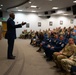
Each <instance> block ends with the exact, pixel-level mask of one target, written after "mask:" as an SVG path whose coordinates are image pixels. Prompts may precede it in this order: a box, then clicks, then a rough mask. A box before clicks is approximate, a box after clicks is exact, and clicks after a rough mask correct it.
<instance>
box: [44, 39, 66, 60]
mask: <svg viewBox="0 0 76 75" xmlns="http://www.w3.org/2000/svg"><path fill="white" fill-rule="evenodd" d="M53 41H55V42H53V47H54V48H52V47H50V48H48V46H46V47H45V48H44V51H45V54H46V56H47V57H48V58H50V59H52V55H53V53H54V52H59V51H60V50H62V48H64V46H65V42H64V40H58V39H57V40H53Z"/></svg>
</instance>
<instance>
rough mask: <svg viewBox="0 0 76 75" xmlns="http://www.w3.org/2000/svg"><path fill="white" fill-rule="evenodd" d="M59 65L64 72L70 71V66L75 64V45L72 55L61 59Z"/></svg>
mask: <svg viewBox="0 0 76 75" xmlns="http://www.w3.org/2000/svg"><path fill="white" fill-rule="evenodd" d="M61 65H62V68H63V69H64V70H65V71H66V72H71V67H72V66H76V45H75V49H74V53H73V55H72V56H71V57H69V58H67V59H62V60H61Z"/></svg>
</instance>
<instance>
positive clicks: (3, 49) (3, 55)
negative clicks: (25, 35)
mask: <svg viewBox="0 0 76 75" xmlns="http://www.w3.org/2000/svg"><path fill="white" fill-rule="evenodd" d="M37 49H38V48H37V47H33V46H31V45H30V40H29V39H25V40H23V39H16V40H15V46H14V52H13V53H14V55H15V56H16V59H15V60H8V59H7V40H5V39H2V40H0V75H67V74H64V73H62V72H58V69H57V68H55V67H53V66H55V64H54V62H53V61H51V62H46V60H45V58H43V53H38V52H36V50H37Z"/></svg>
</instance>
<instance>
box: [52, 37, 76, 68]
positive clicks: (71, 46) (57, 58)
mask: <svg viewBox="0 0 76 75" xmlns="http://www.w3.org/2000/svg"><path fill="white" fill-rule="evenodd" d="M75 49H76V48H75V43H74V39H73V38H69V41H68V44H67V45H66V46H65V47H64V48H63V49H62V50H61V51H60V52H54V54H53V58H54V62H55V63H56V66H57V67H61V59H64V58H68V57H70V56H71V55H72V54H73V53H74V50H75Z"/></svg>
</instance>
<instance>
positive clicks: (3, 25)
mask: <svg viewBox="0 0 76 75" xmlns="http://www.w3.org/2000/svg"><path fill="white" fill-rule="evenodd" d="M6 31H7V22H6V21H3V22H2V34H3V37H5V34H6Z"/></svg>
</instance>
